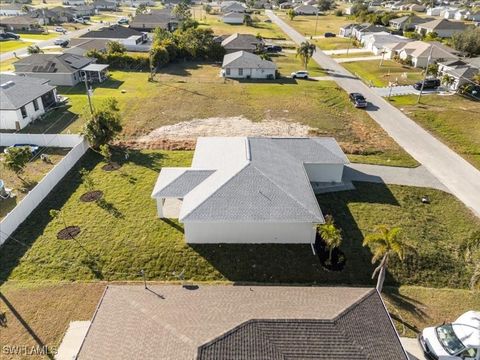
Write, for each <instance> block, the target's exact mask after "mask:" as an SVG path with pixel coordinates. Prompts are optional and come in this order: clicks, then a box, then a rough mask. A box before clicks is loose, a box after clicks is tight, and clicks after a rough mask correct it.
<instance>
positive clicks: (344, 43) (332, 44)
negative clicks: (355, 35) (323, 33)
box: [314, 36, 371, 54]
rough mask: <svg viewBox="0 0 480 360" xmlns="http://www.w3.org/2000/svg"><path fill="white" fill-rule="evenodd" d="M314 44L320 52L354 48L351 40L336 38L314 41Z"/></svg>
mask: <svg viewBox="0 0 480 360" xmlns="http://www.w3.org/2000/svg"><path fill="white" fill-rule="evenodd" d="M314 43H315V45H317V46H318V47H319V48H320V49H322V50H340V49H349V48H350V49H353V48H354V47H353V45H352V39H349V38H342V37H338V36H337V37H334V38H323V39H316V40H314ZM369 54H371V53H369Z"/></svg>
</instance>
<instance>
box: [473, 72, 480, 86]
mask: <svg viewBox="0 0 480 360" xmlns="http://www.w3.org/2000/svg"><path fill="white" fill-rule="evenodd" d="M472 80H473V82H474V83H475V84H478V85H480V72H479V73H477V74H475V75H474V76H473V78H472Z"/></svg>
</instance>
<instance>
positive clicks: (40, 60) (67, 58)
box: [13, 54, 94, 74]
mask: <svg viewBox="0 0 480 360" xmlns="http://www.w3.org/2000/svg"><path fill="white" fill-rule="evenodd" d="M93 61H94V59H90V58H87V57H84V56H80V55H75V54H33V55H30V56H27V57H25V58H23V59H20V60H18V61H17V62H15V63H14V64H13V66H14V67H15V72H19V73H64V74H65V73H66V74H70V73H74V72H76V71H78V70H79V69H81V68H83V67H85V66H87V65H88V64H90V63H92V62H93Z"/></svg>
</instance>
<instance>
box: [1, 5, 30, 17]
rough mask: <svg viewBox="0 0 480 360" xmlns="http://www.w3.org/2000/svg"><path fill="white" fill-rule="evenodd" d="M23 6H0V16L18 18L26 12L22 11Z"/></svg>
mask: <svg viewBox="0 0 480 360" xmlns="http://www.w3.org/2000/svg"><path fill="white" fill-rule="evenodd" d="M24 6H25V5H23V4H17V3H11V4H4V3H2V4H0V16H20V15H26V12H25V11H23V7H24Z"/></svg>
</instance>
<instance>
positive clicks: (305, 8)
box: [293, 5, 318, 15]
mask: <svg viewBox="0 0 480 360" xmlns="http://www.w3.org/2000/svg"><path fill="white" fill-rule="evenodd" d="M293 10H295V13H296V14H297V15H316V14H317V13H318V8H317V7H315V6H313V5H299V6H296V7H294V8H293Z"/></svg>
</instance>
